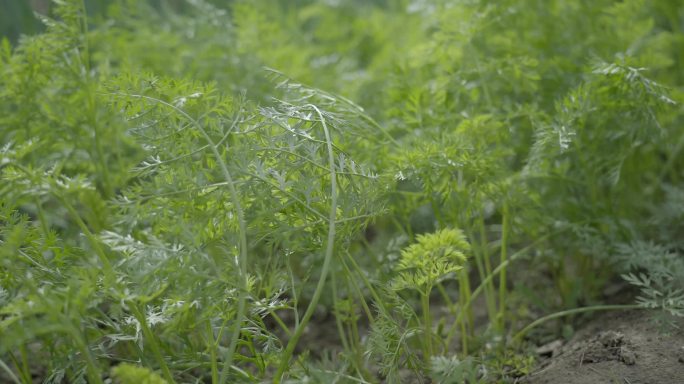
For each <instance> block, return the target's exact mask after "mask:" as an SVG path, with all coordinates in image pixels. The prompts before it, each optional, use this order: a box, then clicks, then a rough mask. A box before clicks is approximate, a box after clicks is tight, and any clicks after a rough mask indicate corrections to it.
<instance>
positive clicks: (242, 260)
mask: <svg viewBox="0 0 684 384" xmlns="http://www.w3.org/2000/svg"><path fill="white" fill-rule="evenodd" d="M112 95H115V96H128V97H134V98H139V99H146V100H150V101H154V102H156V103H159V104H161V105H164V106H166V107H168V108H171V109H173V110H174V111H176V112H178V113H179V114H180V115H182V116H183V117H185V118H186V119H187V120H188V121H190V122H191V123H192V124H193V125H194V126H195V128H197V130H198V131H199V132H200V134H201V135H202V137H203V138H204V140H205V141H206V142H207V143H208V144H209V146H210V149H211V152H212V154H213V155H214V157H215V158H216V162H217V163H218V165H219V168H220V169H221V173H222V174H223V178H224V180H225V181H226V182H227V185H228V191H229V193H230V200H231V202H232V203H233V207H234V209H235V214H236V216H237V221H238V228H239V244H240V245H239V257H238V260H237V264H238V271H239V285H240V289H239V292H238V310H237V314H236V316H235V327H234V329H233V333H232V335H231V338H230V344H229V345H228V349H227V350H226V355H225V357H224V361H223V369H222V370H221V377H220V378H219V382H220V383H225V382H226V381H227V380H228V371H229V370H230V367H231V366H232V365H233V356H234V354H235V348H236V347H237V342H238V339H239V338H240V334H241V332H242V322H243V321H244V319H245V316H246V303H247V223H246V221H245V214H244V211H243V209H242V204H241V203H240V195H239V194H238V192H237V188H236V187H235V182H234V181H233V177H232V175H231V173H230V171H229V170H228V165H227V164H226V162H225V160H224V159H223V156H221V154H220V153H219V151H218V147H217V145H216V143H215V142H214V140H213V139H212V138H211V136H209V134H208V133H207V131H206V130H205V129H204V127H202V124H200V123H199V121H197V119H195V118H193V117H192V116H190V115H189V114H188V113H187V112H185V111H184V110H182V109H181V108H178V107H177V106H175V105H173V104H171V103H168V102H166V101H164V100H160V99H157V98H154V97H150V96H145V95H135V94H125V93H113V94H112ZM231 129H232V127H231Z"/></svg>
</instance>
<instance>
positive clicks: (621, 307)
mask: <svg viewBox="0 0 684 384" xmlns="http://www.w3.org/2000/svg"><path fill="white" fill-rule="evenodd" d="M625 309H645V308H644V307H641V306H639V305H638V304H617V305H595V306H591V307H582V308H574V309H568V310H566V311H560V312H556V313H552V314H550V315H547V316H544V317H542V318H539V319H537V320H535V321H533V322H531V323H530V324H529V325H527V326H526V327H525V328H523V329H521V330H520V331H519V332H518V333H516V334H515V336H513V341H520V340H521V339H522V338H523V336H525V334H526V333H527V332H529V331H530V329H532V328H534V327H536V326H538V325H540V324H543V323H545V322H547V321H549V320H553V319H557V318H559V317H563V316H569V315H575V314H578V313H584V312H593V311H614V310H625Z"/></svg>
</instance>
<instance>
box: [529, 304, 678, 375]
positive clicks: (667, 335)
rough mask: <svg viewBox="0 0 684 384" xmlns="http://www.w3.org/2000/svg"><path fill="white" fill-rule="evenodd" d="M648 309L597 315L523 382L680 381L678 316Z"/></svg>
mask: <svg viewBox="0 0 684 384" xmlns="http://www.w3.org/2000/svg"><path fill="white" fill-rule="evenodd" d="M655 316H656V315H654V313H653V312H651V311H643V310H642V311H626V312H613V313H607V314H604V315H602V316H598V317H597V318H596V319H595V320H593V321H592V322H590V323H589V324H587V326H585V327H584V328H583V329H582V330H581V331H579V332H578V333H577V334H576V335H575V337H573V338H572V339H571V340H570V341H569V342H568V343H565V344H563V343H562V342H561V341H556V342H554V343H550V344H548V345H546V346H542V347H540V348H539V349H538V350H537V352H538V353H539V354H540V355H546V356H547V357H545V358H542V360H541V363H540V365H539V367H538V369H537V371H536V372H534V373H532V374H531V375H529V376H528V377H526V378H525V379H523V380H520V381H519V382H520V383H526V384H547V383H548V384H550V383H558V384H603V383H606V384H608V383H611V384H612V383H620V384H684V319H682V318H672V317H663V316H662V315H661V317H660V318H657V317H655Z"/></svg>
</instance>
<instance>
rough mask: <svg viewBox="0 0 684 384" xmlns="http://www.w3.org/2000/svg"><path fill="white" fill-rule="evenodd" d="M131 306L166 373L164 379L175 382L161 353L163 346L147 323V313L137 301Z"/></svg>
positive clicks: (163, 371) (163, 373) (160, 365)
mask: <svg viewBox="0 0 684 384" xmlns="http://www.w3.org/2000/svg"><path fill="white" fill-rule="evenodd" d="M129 308H131V311H132V312H133V315H134V316H135V318H136V319H137V320H138V323H139V324H140V329H141V330H142V332H143V335H144V336H145V338H146V341H147V344H149V346H150V348H151V349H152V354H153V355H154V358H155V359H156V360H157V363H158V364H159V367H160V368H161V370H162V375H164V379H166V380H167V381H168V382H169V383H175V382H176V381H175V380H174V379H173V375H172V374H171V371H170V370H169V366H168V364H166V360H165V359H164V356H163V355H162V353H161V348H160V346H159V343H158V342H157V338H156V337H155V335H154V333H153V332H152V329H150V327H149V326H148V325H147V318H146V317H145V314H144V313H142V311H141V310H140V309H139V308H138V306H137V305H136V304H135V303H130V304H129Z"/></svg>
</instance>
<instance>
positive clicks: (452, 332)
mask: <svg viewBox="0 0 684 384" xmlns="http://www.w3.org/2000/svg"><path fill="white" fill-rule="evenodd" d="M564 231H565V229H563V230H560V231H557V232H553V233H549V234H547V235H544V236H542V237H540V238H538V239H537V240H535V241H534V242H533V243H532V244H530V245H528V246H526V247H524V248H522V249H521V250H519V251H517V252H516V253H514V254H512V255H511V256H510V257H508V258H507V259H506V261H505V262H504V263H501V264H499V266H498V267H496V268H495V269H494V270H493V271H492V273H490V274H489V275H488V276H487V277H485V278H484V280H482V281H481V282H480V285H478V286H477V288H475V290H474V291H473V293H472V294H471V295H470V299H469V300H468V301H466V302H465V303H463V305H462V306H461V311H460V312H459V313H458V316H456V319H455V320H454V322H453V323H452V325H451V327H450V328H449V331H448V332H447V337H446V342H445V343H446V344H447V345H449V342H450V341H451V339H453V337H454V335H455V334H456V329H457V328H458V324H459V322H460V321H461V320H462V319H463V316H464V315H465V314H466V313H467V309H468V308H470V305H471V304H472V302H473V300H475V298H477V297H478V296H479V295H480V293H482V291H483V290H484V289H485V287H486V285H487V284H489V282H490V281H491V280H492V279H493V278H494V277H495V276H496V275H497V274H498V273H499V272H501V269H503V268H506V267H507V266H508V264H510V263H512V262H513V261H515V260H517V259H518V258H520V257H521V256H522V255H524V254H525V253H527V252H528V251H529V250H530V249H532V248H534V247H536V246H537V245H538V244H539V243H541V242H542V241H546V240H547V239H548V238H549V237H551V236H553V235H557V234H559V233H562V232H564Z"/></svg>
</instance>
